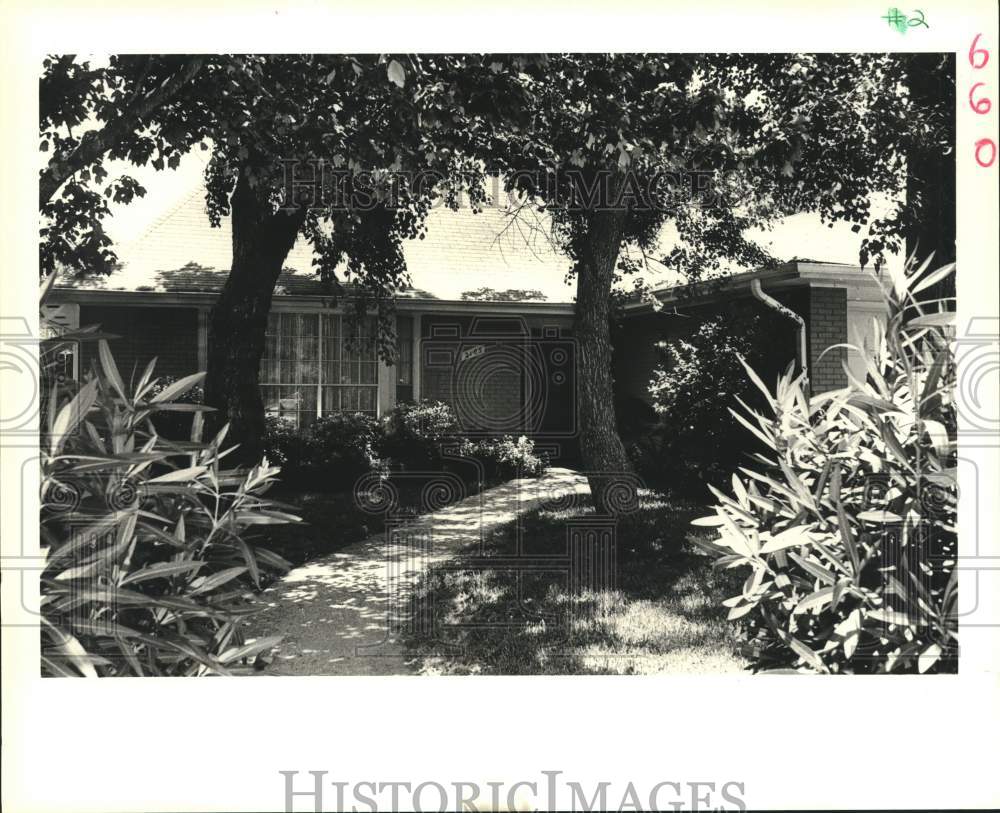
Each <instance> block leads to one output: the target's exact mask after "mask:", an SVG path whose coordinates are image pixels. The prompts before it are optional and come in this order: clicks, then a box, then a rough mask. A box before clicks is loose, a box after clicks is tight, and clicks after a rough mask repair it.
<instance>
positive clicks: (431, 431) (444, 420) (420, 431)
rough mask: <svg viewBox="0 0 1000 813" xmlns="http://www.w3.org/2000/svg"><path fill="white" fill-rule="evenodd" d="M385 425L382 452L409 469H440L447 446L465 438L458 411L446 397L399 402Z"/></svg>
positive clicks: (388, 416)
mask: <svg viewBox="0 0 1000 813" xmlns="http://www.w3.org/2000/svg"><path fill="white" fill-rule="evenodd" d="M381 426H382V441H381V445H380V451H381V454H382V456H383V457H385V458H387V459H388V460H389V461H390V462H391V464H392V465H393V466H395V467H399V468H402V469H404V470H408V471H427V470H431V471H437V470H440V469H441V468H443V467H444V458H445V455H444V450H445V449H446V448H447V447H448V446H452V445H458V444H460V443H461V442H462V437H461V432H460V429H459V424H458V420H457V419H456V417H455V413H454V411H453V410H452V408H451V407H450V406H448V404H445V403H443V402H442V401H420V402H418V403H402V404H397V405H396V406H395V407H393V409H392V410H390V411H389V413H388V414H387V415H385V416H384V417H383V419H382V421H381Z"/></svg>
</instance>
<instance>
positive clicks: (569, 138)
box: [42, 54, 940, 503]
mask: <svg viewBox="0 0 1000 813" xmlns="http://www.w3.org/2000/svg"><path fill="white" fill-rule="evenodd" d="M129 59H130V58H125V57H121V58H116V61H115V63H114V64H115V65H116V66H117V67H116V70H117V71H118V72H119V73H120V74H122V76H125V77H131V78H130V79H129V80H128V82H129V83H127V85H123V87H126V86H127V87H128V88H130V90H128V91H121V92H118V93H112V94H111V98H112V106H111V108H107V107H106V104H107V99H108V92H107V91H106V89H105V90H102V87H104V86H103V85H102V84H101V82H103V81H104V80H100V81H98V80H93V81H89V80H88V81H89V84H88V83H87V82H83V83H82V86H85V87H89V88H91V91H90V92H89V93H88V94H84V95H83V97H84V98H85V101H84V102H83V107H82V108H81V107H79V105H78V104H77V103H76V102H75V101H73V102H72V103H71V102H70V101H69V100H71V99H73V100H75V99H76V98H77V96H76V95H75V94H74V92H69V91H63V92H52V91H50V92H49V93H48V95H49V97H50V98H51V99H52V100H53V102H52V104H50V105H48V108H47V110H48V112H45V110H46V108H44V106H43V127H42V136H43V143H44V142H47V141H49V140H53V141H54V139H55V136H56V134H58V136H59V137H60V138H63V137H65V136H64V134H63V132H62V131H63V130H66V129H70V128H72V127H73V126H75V125H76V124H77V123H78V122H81V121H84V120H86V119H87V118H88V117H93V116H94V115H95V113H94V111H96V110H98V109H102V110H103V113H102V114H101V115H100V116H98V118H103V120H106V121H108V122H112V121H114V122H123V123H125V122H131V123H132V125H134V126H133V127H132V128H131V129H130V128H129V127H128V126H125V124H119V125H116V129H115V133H117V135H115V138H112V139H108V140H107V141H100V140H95V139H83V138H80V139H76V141H78V142H79V144H77V147H79V146H80V145H82V143H83V141H85V140H86V141H87V142H88V144H105V146H107V145H109V144H112V143H114V144H116V145H117V146H107V149H108V151H107V152H106V153H105V154H104V156H103V157H101V158H98V159H96V160H94V162H93V163H92V164H91V165H90V167H89V168H88V167H84V168H83V169H81V170H78V171H77V172H76V174H75V175H72V176H71V177H70V179H69V180H68V181H64V183H63V185H62V187H61V193H62V194H61V195H59V196H54V197H52V198H50V199H49V200H48V202H47V203H45V204H44V206H43V213H45V214H47V215H48V216H49V217H50V219H51V220H52V221H53V223H54V225H53V226H52V227H50V228H49V230H48V231H47V232H43V245H42V253H43V258H48V263H49V264H50V265H51V264H54V263H56V262H61V261H64V262H66V263H67V264H69V265H71V266H72V267H74V268H75V269H76V270H78V271H80V272H84V273H87V272H92V271H95V270H101V269H100V266H101V264H102V263H103V264H104V266H105V269H104V270H107V269H106V266H108V265H109V264H110V260H111V259H112V258H111V256H110V254H109V252H108V251H107V246H106V242H107V241H106V238H104V237H103V232H101V231H100V223H99V215H100V214H101V212H102V210H101V207H102V206H103V203H102V201H101V199H100V197H99V196H96V195H94V194H93V190H92V188H91V186H90V185H88V183H87V182H88V180H93V179H100V178H98V176H99V174H100V172H103V167H102V164H101V162H102V161H103V158H104V157H107V156H111V157H129V158H131V159H132V160H134V161H136V162H137V163H143V162H144V161H151V162H153V163H154V164H155V163H157V162H159V164H160V165H161V166H162V165H164V163H166V164H167V165H173V164H175V163H176V161H177V160H179V154H180V153H181V152H182V151H183V150H184V149H189V148H190V147H191V146H193V145H194V144H196V143H208V144H210V145H211V146H212V149H213V151H214V152H213V160H212V162H211V164H210V167H209V177H208V181H209V184H208V185H209V208H210V214H211V216H212V217H213V218H215V219H217V218H218V217H220V216H221V215H223V214H227V213H231V214H232V217H233V241H234V242H233V265H232V270H231V273H230V276H229V279H228V281H227V283H226V286H225V289H224V291H223V293H222V295H221V297H220V300H219V303H218V305H217V307H216V308H215V310H214V311H213V316H212V320H211V327H210V331H211V334H210V335H211V340H210V347H211V351H210V361H209V376H208V382H207V392H208V397H209V399H210V401H211V403H212V404H213V405H214V406H216V407H217V408H218V409H219V414H220V416H221V417H223V418H225V419H228V420H230V421H231V422H232V424H233V428H234V436H235V437H236V439H238V440H240V441H241V442H242V443H243V444H244V446H243V449H244V456H245V457H246V458H247V459H250V458H251V457H253V456H255V455H256V454H257V452H258V450H259V441H260V433H261V430H262V427H263V405H262V403H261V401H260V396H259V392H258V388H257V381H258V378H257V376H258V367H259V363H260V358H261V355H262V352H263V337H264V331H265V327H266V317H267V311H268V310H269V307H270V300H271V296H272V294H273V289H274V283H275V281H276V279H277V276H278V273H279V272H280V270H281V268H282V267H283V265H284V261H285V258H286V256H287V253H288V251H289V250H290V248H291V246H292V245H293V243H294V241H295V239H296V238H297V237H298V236H299V235H302V236H305V237H306V238H307V239H309V240H310V241H311V242H312V243H313V245H314V246H315V247H316V249H317V252H318V256H319V265H318V269H317V270H318V271H319V272H320V273H322V274H324V275H326V276H328V277H330V278H332V279H339V278H346V279H348V280H349V281H352V282H354V283H355V288H354V290H355V291H357V292H360V293H361V294H362V296H360V297H358V299H357V304H358V306H359V307H362V308H363V307H367V305H369V304H371V303H372V302H373V301H374V304H375V305H376V307H377V308H378V309H379V310H380V312H381V313H382V314H383V316H384V315H385V314H386V313H387V312H388V311H389V310H390V309H391V301H392V296H393V293H394V292H395V291H396V290H397V289H398V287H399V286H400V285H401V284H403V283H404V282H405V281H406V269H405V264H404V263H403V260H402V251H401V247H400V246H401V241H402V240H403V239H407V238H410V237H413V236H415V235H417V234H419V233H420V232H421V231H422V229H423V218H424V215H425V214H426V211H427V208H428V207H429V206H430V205H431V203H432V202H433V201H434V200H435V198H436V196H438V195H444V196H445V197H447V198H449V199H450V200H451V202H452V203H454V202H455V200H454V197H453V196H454V195H455V193H456V191H457V190H458V189H460V188H464V189H466V190H468V191H469V192H470V193H471V194H472V199H473V201H481V200H482V197H483V193H484V188H485V182H486V179H487V178H488V177H491V176H497V175H498V176H500V177H502V178H503V179H504V180H505V183H506V186H507V188H508V189H509V190H511V191H515V190H516V191H517V192H518V194H519V195H521V196H522V197H523V200H524V201H525V203H527V204H530V205H533V206H537V207H539V208H543V209H545V210H546V211H548V212H549V213H551V215H552V218H553V222H554V224H555V234H554V236H553V239H554V240H556V241H557V242H558V244H559V245H560V246H561V248H563V249H564V250H565V251H566V252H567V254H568V255H569V256H570V257H571V258H572V260H573V269H574V272H575V274H576V278H577V324H576V336H577V341H578V343H579V347H580V352H579V354H578V357H579V359H580V363H581V365H582V369H581V371H580V373H581V375H580V380H581V382H582V386H581V389H580V392H579V393H578V395H579V410H580V418H581V427H582V436H581V440H582V444H581V445H582V451H583V462H584V464H585V466H586V468H587V469H588V470H589V471H590V472H591V473H592V477H591V484H592V487H593V492H594V495H595V498H596V499H597V500H598V502H599V503H600V502H601V501H602V500H603V496H604V491H605V489H606V487H607V480H608V475H609V473H614V472H620V471H623V470H626V469H627V468H628V461H627V458H626V457H625V454H624V449H623V447H622V444H621V441H620V440H619V438H618V436H617V433H616V431H615V422H614V415H613V413H612V408H611V404H612V403H613V399H612V397H611V394H612V386H613V382H612V378H611V364H610V334H609V326H608V320H609V316H610V311H611V301H612V292H613V287H614V284H615V281H616V279H617V278H619V277H620V276H621V275H622V274H626V273H630V272H631V273H635V272H637V271H641V270H642V269H643V268H644V267H645V265H646V263H647V262H650V261H655V262H659V263H661V264H664V265H666V266H668V267H670V268H672V269H673V270H675V271H679V272H681V273H683V274H685V275H687V276H688V277H689V278H691V279H699V278H702V277H704V276H706V275H709V274H710V273H711V272H712V271H713V270H717V269H718V268H719V266H720V263H721V261H722V260H727V261H733V260H735V261H736V262H738V263H742V264H744V265H747V266H752V265H758V264H761V263H764V262H767V261H768V259H769V258H768V257H767V256H766V255H765V254H764V253H763V252H762V251H761V250H760V249H759V248H758V247H757V246H755V245H754V244H753V243H752V242H750V241H748V240H747V239H745V234H746V232H747V229H749V228H750V227H752V226H759V227H766V226H767V225H768V224H770V223H772V222H774V220H775V219H776V218H778V217H781V216H783V215H785V214H788V213H792V212H799V211H815V212H819V213H820V214H821V215H822V216H823V217H824V218H825V219H826V220H828V221H830V222H833V221H836V220H845V221H847V222H850V223H852V224H853V225H854V226H856V228H857V229H858V230H860V229H861V228H863V227H864V226H865V225H869V228H870V234H869V237H868V239H867V241H866V243H865V245H864V252H865V255H866V256H864V257H863V259H864V260H867V259H868V256H867V255H870V256H871V257H874V258H876V259H877V258H878V257H880V256H881V255H882V253H884V252H885V251H887V250H889V251H891V250H894V249H896V248H898V246H899V244H900V242H901V240H902V239H905V235H904V232H905V229H906V228H908V227H909V226H908V225H907V224H909V223H911V222H912V220H913V217H912V212H913V209H912V208H910V209H908V208H907V207H906V206H902V207H901V208H900V212H899V213H898V216H897V217H896V218H889V219H887V220H885V221H881V222H879V223H874V224H868V221H869V218H870V209H871V201H872V198H873V196H874V195H876V194H887V195H890V196H892V195H897V194H900V193H902V192H903V190H904V187H905V185H906V177H907V176H906V159H907V155H908V153H913V152H914V151H916V150H918V149H922V148H924V147H925V146H926V145H927V144H928V143H929V141H928V137H927V132H926V130H927V121H928V120H929V119H930V117H929V116H925V115H923V113H925V112H926V111H927V110H928V108H935V107H936V106H937V107H939V106H940V104H939V101H940V100H935V98H934V93H933V92H931V93H924V95H923V96H921V94H920V93H919V92H918V91H917V90H914V88H917V87H918V83H916V82H915V80H914V77H913V76H912V75H911V74H912V73H913V71H914V70H915V69H914V68H913V66H912V65H911V64H910V63H908V62H907V61H906V60H905V59H901V58H897V57H894V56H891V55H876V56H865V55H824V56H816V55H718V56H711V55H709V56H701V57H696V56H692V55H674V56H671V55H666V56H665V55H617V56H616V55H572V54H570V55H556V56H544V55H541V56H531V57H522V56H496V55H491V56H475V55H461V56H448V55H435V56H422V57H421V56H396V57H392V56H370V57H347V56H309V55H299V56H245V57H231V58H218V59H215V58H213V60H212V61H210V62H207V63H205V64H202V65H201V66H200V67H198V69H197V70H194V67H195V65H194V64H193V63H191V62H190V61H185V59H184V58H178V60H179V61H178V62H176V63H174V64H173V66H172V71H167V70H166V68H164V69H162V70H159V69H158V72H157V73H156V74H155V75H156V77H157V78H158V81H159V84H155V85H154V83H152V82H151V81H150V76H151V75H152V74H151V72H152V70H153V68H152V64H150V66H149V71H146V70H145V69H144V68H143V67H142V66H143V62H142V61H141V60H142V59H143V58H136V59H135V60H134V61H133V62H129ZM126 63H128V65H127V67H125V66H126ZM47 70H48V71H49V72H51V73H52V74H53V76H55V77H57V78H58V77H59V76H61V74H63V73H72V70H71V69H70V68H68V67H67V66H66V65H65V64H63V63H60V62H56V61H54V62H51V63H50V64H49V66H48V68H47ZM908 72H909V73H908ZM172 76H173V77H178V79H177V81H175V82H174V83H173V84H171V80H170V77H172ZM143 77H145V78H143ZM185 77H189V78H186V79H185ZM182 79H183V80H184V81H181V80H182ZM116 81H118V80H116ZM121 81H123V82H124V81H126V80H124V79H123V80H121ZM57 86H58V83H56V84H55V85H54V87H57ZM109 86H110V85H109ZM154 86H155V87H159V88H165V89H166V90H169V91H170V93H169V94H163V95H164V98H163V99H161V100H160V103H159V106H156V104H153V105H149V106H148V110H147V108H146V107H143V108H142V110H144V111H146V112H144V113H143V116H144V117H140V116H137V115H135V114H134V112H135V110H138V109H139V108H136V107H135V105H136V102H137V100H138V99H144V98H146V97H147V95H148V93H149V91H146V92H144V91H143V88H153V87H154ZM928 86H929V85H928V83H926V82H924V83H923V84H922V85H919V87H924V88H926V87H928ZM908 88H910V90H909V91H908V90H907V89H908ZM60 99H61V100H62V101H60ZM152 100H153V101H154V102H156V97H155V96H153V97H152ZM130 106H131V107H130ZM63 107H65V108H67V109H68V110H69V111H70V114H69V115H62V114H61V113H59V112H52V111H59V110H60V108H63ZM129 109H132V110H133V114H129V113H128V111H129ZM88 111H89V112H88ZM916 114H920V115H916ZM935 135H936V134H935ZM70 137H71V138H72V137H73V136H72V135H70ZM115 139H117V141H116V140H115ZM74 149H75V148H74V146H73V144H57V150H58V151H59V154H70V153H72V152H73V151H74ZM84 152H85V151H84ZM96 152H97V150H96V148H95V149H94V152H93V153H87V155H89V156H90V157H91V158H92V157H93V154H96ZM933 152H934V150H933V149H931V153H932V154H933ZM88 160H90V158H88ZM316 161H323V162H325V164H326V166H328V167H329V166H332V167H333V168H335V169H338V170H343V171H344V172H345V173H346V178H347V179H348V180H349V181H351V182H353V183H355V184H356V186H357V187H358V188H361V189H362V190H364V191H365V192H366V194H367V195H368V198H369V199H368V201H367V203H365V204H364V205H360V206H356V205H348V206H347V207H341V208H336V209H333V210H331V209H330V208H329V207H326V206H325V204H326V201H324V200H322V199H321V200H320V205H319V206H317V205H314V204H315V203H316V201H315V200H314V199H310V198H311V195H310V194H307V195H306V197H305V198H299V197H297V196H296V194H292V195H288V194H287V193H288V192H289V190H288V189H287V184H286V183H285V181H286V179H287V175H286V172H287V167H288V166H289V165H290V164H291V165H298V166H299V167H300V170H302V169H303V168H304V171H305V172H306V174H308V172H310V171H311V168H312V167H313V166H314V165H315V164H314V162H316ZM70 168H71V167H70ZM88 172H89V173H90V174H91V178H90V179H88V178H85V177H84V174H85V173H88ZM427 178H430V182H429V183H428V182H427V181H426V179H427ZM45 183H46V184H48V186H51V184H50V183H48V182H47V181H46V182H45ZM692 185H693V186H694V190H693V191H694V194H692ZM134 187H135V185H134V182H133V184H129V183H127V182H124V185H123V186H122V185H120V186H119V187H118V188H117V189H118V191H116V190H115V189H108V190H105V194H106V195H110V194H116V195H117V194H121V195H123V196H124V197H126V198H127V197H129V196H130V195H132V194H135V189H134ZM305 188H306V189H307V190H308V188H309V185H308V184H306V185H305ZM293 192H294V190H293ZM44 194H45V193H44V192H43V195H44ZM522 209H523V204H522V206H520V207H518V211H521V210H522ZM95 211H96V212H97V213H98V215H97V216H95V214H94V213H95ZM668 221H672V222H673V224H674V225H675V226H676V229H677V232H678V234H679V235H680V237H681V239H682V242H681V244H680V245H679V246H677V247H676V248H675V249H674V250H673V251H671V252H670V253H669V254H666V255H663V254H662V253H657V236H658V235H659V233H660V230H661V228H662V226H663V225H664V224H665V223H666V222H668ZM636 257H638V259H636ZM45 265H46V263H43V268H44V267H45ZM389 321H390V320H388V319H387V318H384V319H383V320H382V322H383V324H384V325H386V326H388V324H389ZM387 330H388V328H387ZM388 344H389V343H388V342H383V349H384V350H386V351H387V352H388Z"/></svg>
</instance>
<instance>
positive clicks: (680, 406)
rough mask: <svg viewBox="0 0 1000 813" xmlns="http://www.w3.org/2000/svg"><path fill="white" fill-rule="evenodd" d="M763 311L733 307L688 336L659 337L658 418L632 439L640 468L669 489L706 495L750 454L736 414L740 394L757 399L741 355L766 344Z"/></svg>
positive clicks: (653, 389) (756, 357) (653, 390)
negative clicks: (665, 339)
mask: <svg viewBox="0 0 1000 813" xmlns="http://www.w3.org/2000/svg"><path fill="white" fill-rule="evenodd" d="M765 335H766V331H765V329H764V327H763V324H762V321H761V318H760V317H759V316H756V315H753V314H746V313H733V314H726V315H721V316H717V317H714V318H712V319H709V320H707V321H705V322H703V323H702V324H701V325H700V326H699V327H698V328H697V330H695V331H694V333H692V334H691V335H690V336H689V337H687V338H683V339H675V340H673V341H669V342H660V343H659V345H658V347H659V349H660V352H661V360H660V363H659V364H658V366H657V367H656V369H655V370H654V372H653V380H652V381H651V382H650V386H649V393H650V396H651V397H652V401H653V409H654V411H655V413H656V416H657V418H658V420H657V421H656V423H655V424H653V425H652V426H650V427H649V428H648V429H647V431H646V432H645V433H643V434H639V433H636V434H635V435H634V436H633V438H632V440H631V442H628V444H627V448H628V449H629V452H630V456H631V458H632V461H633V464H634V465H635V467H636V470H637V471H638V472H639V473H640V474H641V475H642V476H643V477H644V478H645V479H647V480H649V481H651V482H656V483H659V484H661V485H663V486H664V487H666V488H667V489H669V490H670V491H673V492H675V493H680V494H688V495H697V496H702V495H705V493H706V490H705V485H706V484H708V483H711V484H713V485H715V486H720V485H722V484H724V483H725V482H726V481H727V480H728V478H729V473H730V472H731V471H732V470H733V468H735V467H736V466H737V465H739V464H740V463H742V462H743V461H744V460H745V455H746V453H747V452H748V451H750V450H752V448H753V447H754V443H753V439H752V438H747V436H746V433H745V432H744V431H743V430H742V427H740V426H739V425H738V424H737V423H736V422H735V421H734V420H733V418H732V416H731V415H730V413H729V409H730V407H734V406H736V404H737V400H736V399H737V398H742V399H743V400H744V401H749V402H751V403H755V404H756V400H757V399H756V397H755V393H754V390H753V387H752V385H751V384H750V383H749V382H748V381H747V378H746V374H745V373H744V370H743V367H742V366H741V364H740V358H741V357H743V358H745V359H748V360H749V362H750V363H751V364H753V365H757V364H758V363H759V362H761V361H762V359H763V353H764V351H765V350H766V342H765V341H764V339H765Z"/></svg>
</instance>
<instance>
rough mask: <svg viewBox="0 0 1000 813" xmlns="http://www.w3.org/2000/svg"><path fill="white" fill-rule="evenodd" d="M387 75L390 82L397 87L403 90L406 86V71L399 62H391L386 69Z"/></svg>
mask: <svg viewBox="0 0 1000 813" xmlns="http://www.w3.org/2000/svg"><path fill="white" fill-rule="evenodd" d="M386 75H387V76H388V77H389V81H390V82H392V83H393V84H394V85H396V86H397V87H399V88H403V87H404V86H405V85H406V71H405V70H404V69H403V66H402V65H400V64H399V62H398V61H397V60H395V59H393V60H390V62H389V65H388V66H387V67H386Z"/></svg>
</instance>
